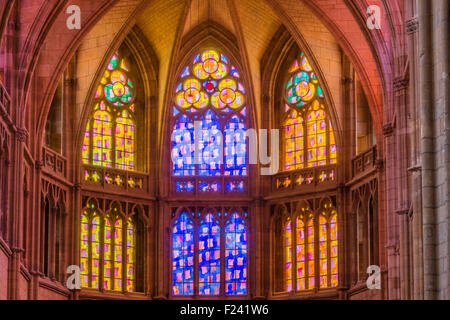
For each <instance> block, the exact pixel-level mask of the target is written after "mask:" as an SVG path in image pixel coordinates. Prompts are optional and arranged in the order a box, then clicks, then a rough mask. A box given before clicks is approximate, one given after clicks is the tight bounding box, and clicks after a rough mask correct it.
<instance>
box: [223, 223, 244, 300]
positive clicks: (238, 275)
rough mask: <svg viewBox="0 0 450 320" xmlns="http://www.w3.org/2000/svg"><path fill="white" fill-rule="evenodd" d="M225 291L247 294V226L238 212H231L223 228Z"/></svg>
mask: <svg viewBox="0 0 450 320" xmlns="http://www.w3.org/2000/svg"><path fill="white" fill-rule="evenodd" d="M225 241H226V243H225V263H226V264H225V286H226V287H225V292H226V294H229V295H246V294H247V227H246V225H245V223H244V221H243V220H242V219H241V217H240V216H239V215H238V214H233V215H232V217H231V218H230V220H228V221H227V223H226V229H225Z"/></svg>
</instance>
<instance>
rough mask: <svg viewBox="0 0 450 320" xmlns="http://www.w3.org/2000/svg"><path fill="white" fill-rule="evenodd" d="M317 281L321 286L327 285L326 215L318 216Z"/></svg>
mask: <svg viewBox="0 0 450 320" xmlns="http://www.w3.org/2000/svg"><path fill="white" fill-rule="evenodd" d="M319 266H320V268H319V271H320V272H319V282H320V287H321V288H326V287H328V223H327V219H326V217H324V216H323V215H320V218H319Z"/></svg>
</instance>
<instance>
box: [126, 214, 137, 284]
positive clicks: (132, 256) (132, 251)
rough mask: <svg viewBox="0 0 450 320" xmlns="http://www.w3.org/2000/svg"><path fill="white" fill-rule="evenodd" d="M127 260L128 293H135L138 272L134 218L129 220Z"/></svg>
mask: <svg viewBox="0 0 450 320" xmlns="http://www.w3.org/2000/svg"><path fill="white" fill-rule="evenodd" d="M126 257H127V260H126V270H127V271H126V274H127V276H126V280H127V291H128V292H133V291H134V289H135V281H136V271H135V261H136V225H135V221H134V219H133V218H130V219H128V226H127V256H126Z"/></svg>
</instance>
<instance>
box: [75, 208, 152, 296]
mask: <svg viewBox="0 0 450 320" xmlns="http://www.w3.org/2000/svg"><path fill="white" fill-rule="evenodd" d="M136 215H137V212H134V213H133V214H132V215H131V216H130V217H128V219H127V218H125V216H124V215H123V213H121V210H120V206H119V205H118V204H115V203H114V204H113V205H112V206H111V209H110V210H109V212H108V214H106V216H104V215H102V214H101V213H100V211H99V210H98V205H97V203H96V202H95V201H92V200H91V201H89V202H88V204H87V206H86V208H85V209H84V210H83V214H82V215H81V237H80V241H81V243H80V250H81V251H80V266H81V276H82V277H81V283H82V287H83V288H93V289H103V290H110V291H119V292H135V291H140V292H141V291H143V290H142V286H141V285H139V287H138V284H137V282H136V280H137V278H139V279H140V281H143V277H142V275H139V276H138V274H137V272H136V270H137V269H139V272H140V273H142V272H143V268H142V262H143V259H140V260H138V259H137V251H138V250H137V247H138V246H140V247H142V242H143V241H142V239H141V238H142V237H143V230H142V226H140V223H139V221H138V218H137V216H136ZM124 257H125V258H124ZM141 258H142V257H141Z"/></svg>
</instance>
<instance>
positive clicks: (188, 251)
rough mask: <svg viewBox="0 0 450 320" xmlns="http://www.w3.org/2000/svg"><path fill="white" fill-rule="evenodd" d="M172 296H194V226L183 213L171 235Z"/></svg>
mask: <svg viewBox="0 0 450 320" xmlns="http://www.w3.org/2000/svg"><path fill="white" fill-rule="evenodd" d="M172 259H173V261H172V264H173V268H172V271H173V294H174V295H192V294H194V224H193V222H192V220H191V219H190V218H189V215H188V213H187V212H183V213H182V214H181V215H180V217H179V218H178V220H177V221H176V222H175V224H174V226H173V233H172Z"/></svg>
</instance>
